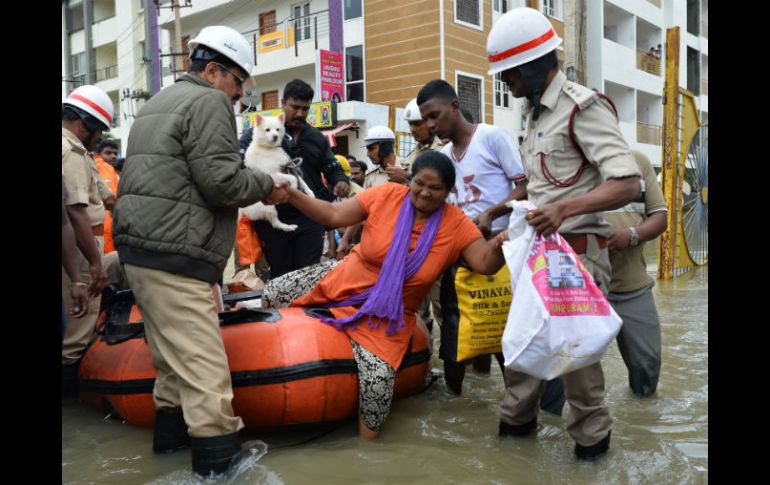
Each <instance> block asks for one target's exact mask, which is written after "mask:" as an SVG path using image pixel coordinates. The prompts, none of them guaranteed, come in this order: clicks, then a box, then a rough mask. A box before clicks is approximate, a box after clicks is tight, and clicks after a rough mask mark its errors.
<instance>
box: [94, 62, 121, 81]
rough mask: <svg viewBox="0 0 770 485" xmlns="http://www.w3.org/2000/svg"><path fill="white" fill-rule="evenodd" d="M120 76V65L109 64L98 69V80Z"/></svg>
mask: <svg viewBox="0 0 770 485" xmlns="http://www.w3.org/2000/svg"><path fill="white" fill-rule="evenodd" d="M114 77H118V65H117V64H115V65H114V66H107V67H105V68H104V69H97V70H96V82H99V81H104V80H105V79H112V78H114Z"/></svg>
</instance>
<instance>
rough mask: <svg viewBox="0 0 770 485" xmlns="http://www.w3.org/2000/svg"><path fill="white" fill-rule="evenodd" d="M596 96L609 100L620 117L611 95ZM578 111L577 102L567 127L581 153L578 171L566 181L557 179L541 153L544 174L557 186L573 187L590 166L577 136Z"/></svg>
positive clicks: (573, 145)
mask: <svg viewBox="0 0 770 485" xmlns="http://www.w3.org/2000/svg"><path fill="white" fill-rule="evenodd" d="M596 96H599V97H600V98H603V99H605V100H607V102H608V103H609V104H610V107H611V108H612V111H613V112H614V113H615V117H616V118H617V117H618V110H617V109H616V108H615V103H613V102H612V100H611V99H610V97H609V96H607V95H606V94H604V93H596ZM578 111H580V105H578V104H576V105H575V106H574V107H573V108H572V112H571V113H570V115H569V125H568V128H567V131H568V133H569V139H570V142H572V147H573V148H574V149H575V151H577V152H578V154H579V155H580V158H581V160H582V163H581V164H580V167H578V169H577V172H575V175H573V176H572V177H570V178H569V179H567V180H566V181H564V182H562V181H560V180H557V179H556V177H554V176H553V175H552V174H551V171H550V170H548V166H547V165H546V164H545V154H544V153H541V154H540V169H541V170H542V171H543V176H544V177H545V179H546V180H548V182H549V183H550V184H551V185H554V186H556V187H561V188H566V187H572V186H573V185H575V184H576V183H577V181H578V180H580V177H581V176H582V175H583V171H585V169H586V167H588V157H586V154H585V152H584V151H583V149H582V148H581V147H580V144H579V143H578V141H577V137H576V136H575V116H576V115H577V113H578Z"/></svg>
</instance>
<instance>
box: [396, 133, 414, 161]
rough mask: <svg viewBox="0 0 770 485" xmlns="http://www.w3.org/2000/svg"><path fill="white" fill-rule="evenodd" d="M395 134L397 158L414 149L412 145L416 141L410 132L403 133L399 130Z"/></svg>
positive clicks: (405, 155) (403, 156)
mask: <svg viewBox="0 0 770 485" xmlns="http://www.w3.org/2000/svg"><path fill="white" fill-rule="evenodd" d="M396 136H397V137H398V156H399V158H406V157H407V155H409V153H410V152H411V151H412V150H414V146H415V145H416V144H417V142H416V141H415V140H414V137H413V136H412V134H411V133H405V132H402V131H399V132H398V133H397V134H396Z"/></svg>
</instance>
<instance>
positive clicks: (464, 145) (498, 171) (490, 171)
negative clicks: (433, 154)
mask: <svg viewBox="0 0 770 485" xmlns="http://www.w3.org/2000/svg"><path fill="white" fill-rule="evenodd" d="M417 103H418V104H419V106H420V112H421V113H422V115H423V118H425V119H426V120H427V123H428V126H429V127H430V129H431V130H432V131H433V132H434V133H435V134H436V135H437V136H438V137H439V138H448V139H449V143H447V144H446V145H445V146H444V147H443V149H442V150H441V153H443V154H445V155H446V156H448V157H449V158H450V160H452V162H453V163H454V164H455V170H456V171H457V183H456V184H455V189H454V190H453V191H452V193H451V194H450V195H449V202H451V203H452V204H454V205H457V206H458V207H460V208H461V209H462V210H463V212H465V214H466V215H467V216H468V217H470V218H471V219H473V220H474V222H476V223H477V224H478V225H479V228H480V229H481V230H482V232H484V233H485V234H486V235H489V234H490V233H499V232H500V231H502V230H503V229H505V228H506V227H508V213H510V209H508V210H507V211H506V207H505V203H506V202H507V201H509V200H513V199H523V198H525V197H526V175H525V174H524V168H523V166H522V164H521V156H520V155H519V148H518V146H516V142H515V141H514V140H513V138H511V136H510V135H508V133H506V132H505V131H503V130H502V129H500V128H498V127H496V126H492V125H487V124H485V123H480V124H473V123H470V122H469V121H467V120H466V119H465V118H464V117H463V116H462V113H461V111H460V101H459V99H458V98H457V93H455V90H454V88H453V87H452V86H451V85H450V84H449V83H447V82H446V81H442V80H439V79H437V80H434V81H431V82H429V83H428V84H426V85H425V86H424V87H423V88H422V89H421V90H420V94H419V95H418V98H417Z"/></svg>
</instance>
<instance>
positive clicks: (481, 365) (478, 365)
mask: <svg viewBox="0 0 770 485" xmlns="http://www.w3.org/2000/svg"><path fill="white" fill-rule="evenodd" d="M472 362H473V370H475V371H476V372H478V373H480V374H487V375H489V372H490V371H491V370H492V354H483V355H478V356H476V357H474V358H473V360H472Z"/></svg>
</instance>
